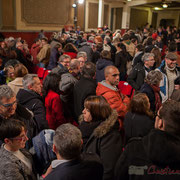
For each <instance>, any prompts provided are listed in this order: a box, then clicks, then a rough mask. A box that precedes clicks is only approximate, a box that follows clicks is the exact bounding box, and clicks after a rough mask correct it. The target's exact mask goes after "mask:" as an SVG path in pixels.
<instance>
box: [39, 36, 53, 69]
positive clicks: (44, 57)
mask: <svg viewBox="0 0 180 180" xmlns="http://www.w3.org/2000/svg"><path fill="white" fill-rule="evenodd" d="M41 46H42V48H41V50H40V51H39V53H38V55H37V57H36V58H37V60H38V61H39V63H40V65H39V66H40V67H47V65H48V64H49V58H50V45H49V44H48V39H47V38H46V37H43V38H42V40H41Z"/></svg>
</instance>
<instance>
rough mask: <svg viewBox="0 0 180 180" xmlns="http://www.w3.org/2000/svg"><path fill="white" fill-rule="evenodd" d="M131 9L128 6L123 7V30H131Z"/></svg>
mask: <svg viewBox="0 0 180 180" xmlns="http://www.w3.org/2000/svg"><path fill="white" fill-rule="evenodd" d="M130 13H131V8H130V7H129V6H128V5H125V6H124V7H123V13H122V29H129V23H130Z"/></svg>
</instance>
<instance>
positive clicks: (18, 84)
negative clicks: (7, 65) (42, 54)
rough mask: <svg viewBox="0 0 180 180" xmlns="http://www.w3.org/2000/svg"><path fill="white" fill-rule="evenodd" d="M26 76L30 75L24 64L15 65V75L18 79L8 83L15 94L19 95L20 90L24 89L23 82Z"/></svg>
mask: <svg viewBox="0 0 180 180" xmlns="http://www.w3.org/2000/svg"><path fill="white" fill-rule="evenodd" d="M26 74H28V70H27V68H26V67H25V66H24V65H23V64H16V65H15V67H14V75H15V77H16V78H15V79H14V80H13V81H11V82H9V83H8V86H9V87H10V88H11V89H12V90H13V91H14V92H15V94H17V93H18V91H19V89H22V88H23V84H22V80H23V77H24V76H25V75H26Z"/></svg>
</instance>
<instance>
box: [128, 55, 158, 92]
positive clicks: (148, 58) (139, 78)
mask: <svg viewBox="0 0 180 180" xmlns="http://www.w3.org/2000/svg"><path fill="white" fill-rule="evenodd" d="M142 61H143V64H142V63H138V64H137V65H136V66H134V67H133V69H132V71H131V72H130V74H129V76H128V78H127V82H128V83H129V84H130V85H131V86H132V87H133V88H134V89H135V90H136V91H138V90H139V89H140V88H141V86H142V85H143V83H144V78H145V77H146V76H147V74H148V73H149V72H150V71H151V70H152V67H153V66H154V63H155V60H154V54H153V53H145V54H144V55H143V57H142Z"/></svg>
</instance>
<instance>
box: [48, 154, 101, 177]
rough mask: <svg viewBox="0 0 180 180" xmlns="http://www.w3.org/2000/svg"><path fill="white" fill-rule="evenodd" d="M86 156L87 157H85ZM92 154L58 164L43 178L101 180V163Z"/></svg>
mask: <svg viewBox="0 0 180 180" xmlns="http://www.w3.org/2000/svg"><path fill="white" fill-rule="evenodd" d="M87 156H88V157H87ZM93 156H94V155H92V154H91V155H90V154H89V155H86V158H84V157H83V158H81V159H75V160H72V161H68V162H65V163H62V164H60V165H58V166H57V167H56V168H55V169H54V170H53V171H52V172H51V173H50V174H49V175H48V176H47V177H46V178H45V180H102V176H103V167H102V164H101V163H99V162H98V161H96V160H95V158H94V157H93Z"/></svg>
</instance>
